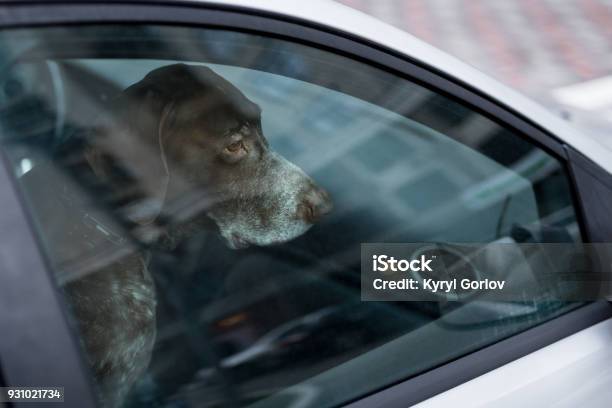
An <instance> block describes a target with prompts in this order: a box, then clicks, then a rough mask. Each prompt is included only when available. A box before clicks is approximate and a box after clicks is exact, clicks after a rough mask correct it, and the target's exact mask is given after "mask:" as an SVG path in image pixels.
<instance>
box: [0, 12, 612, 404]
mask: <svg viewBox="0 0 612 408" xmlns="http://www.w3.org/2000/svg"><path fill="white" fill-rule="evenodd" d="M0 8H3V9H4V10H3V11H5V12H4V13H2V14H0V28H24V27H43V26H45V27H52V26H62V25H84V24H171V25H173V26H191V27H198V28H218V29H227V30H233V31H240V32H247V33H253V34H258V35H263V36H268V37H272V38H281V39H287V40H289V41H294V42H298V43H302V44H305V45H308V46H313V47H316V48H319V49H324V50H326V51H330V52H333V53H335V54H339V55H343V56H345V57H348V58H351V59H354V60H358V61H361V62H364V63H366V64H369V65H372V66H375V67H377V68H380V69H383V70H385V71H388V72H390V73H392V74H394V75H397V76H400V77H403V78H405V79H407V80H409V81H412V82H416V83H418V84H421V85H423V86H425V87H427V88H429V89H432V90H434V91H435V92H437V93H439V94H441V95H444V96H447V97H450V98H452V99H454V100H460V101H461V102H462V103H464V104H466V105H468V106H469V107H470V108H471V109H473V110H475V111H477V112H479V113H481V114H483V115H484V116H486V117H488V118H490V119H492V120H494V121H495V122H497V123H499V124H501V125H502V126H504V127H506V128H508V129H510V130H512V131H513V132H515V133H516V134H517V136H519V137H522V138H525V139H527V140H528V141H529V142H530V143H533V144H534V145H535V146H537V147H539V148H541V149H542V150H544V151H546V152H547V153H549V154H550V155H551V156H553V157H554V158H555V159H557V160H559V162H560V163H561V165H562V166H563V167H564V168H565V169H566V170H567V171H568V172H567V174H568V175H569V178H570V179H569V180H568V182H569V184H570V188H571V190H572V203H573V205H574V208H575V210H576V216H577V219H578V223H579V225H580V230H581V234H582V236H583V237H584V239H585V241H587V242H592V241H593V240H596V241H600V240H607V241H612V227H611V226H608V227H606V226H605V224H602V223H597V222H592V221H591V222H589V220H590V219H591V218H592V217H595V218H596V219H597V217H596V216H597V215H599V217H601V216H602V214H603V211H604V210H605V208H603V207H602V205H601V204H600V203H598V202H597V200H596V199H594V198H593V196H592V195H590V196H589V195H588V191H586V190H587V189H586V188H584V187H582V188H579V187H580V186H581V185H582V184H584V186H590V185H593V184H594V183H599V184H598V185H600V187H601V186H603V187H601V188H603V189H602V190H601V191H602V193H601V194H605V196H606V197H610V198H611V199H610V200H608V201H607V202H612V176H611V175H610V174H608V173H607V172H605V171H604V170H602V169H601V168H600V167H599V166H597V165H595V164H594V163H592V162H591V161H590V160H588V159H587V158H585V157H584V156H581V155H580V154H579V153H576V152H575V151H574V150H573V149H572V148H571V147H568V146H566V145H565V144H564V143H563V142H561V141H559V140H558V139H556V138H555V136H554V135H552V134H550V133H548V132H547V131H546V130H545V129H543V128H541V127H540V126H539V125H538V124H536V123H533V122H531V121H529V120H528V119H526V118H524V117H523V116H521V115H520V114H518V113H517V112H515V111H513V110H512V109H511V108H509V107H507V106H505V105H503V103H501V102H499V101H496V100H493V99H492V98H490V97H488V96H487V95H486V94H484V93H482V92H480V91H478V90H476V89H474V88H473V87H471V86H470V85H469V84H465V83H461V82H460V81H458V80H456V79H454V78H451V77H448V76H446V75H445V74H443V73H441V72H440V71H438V70H436V69H435V67H429V66H425V65H423V64H421V63H419V62H417V61H416V60H413V59H411V58H410V57H409V56H405V55H401V54H398V53H397V52H395V51H392V50H389V49H386V48H385V47H383V46H381V45H378V44H373V43H371V42H369V41H365V40H362V39H360V38H358V37H356V36H354V35H351V34H349V33H346V32H341V31H338V30H335V29H333V28H330V27H327V26H321V25H317V24H315V23H311V22H307V21H302V20H299V19H296V18H292V17H288V16H283V15H277V14H274V13H270V12H263V11H253V10H251V9H248V8H241V7H235V6H227V5H213V4H205V3H197V2H183V1H181V2H168V1H165V2H164V1H141V2H129V1H124V2H121V1H117V2H113V3H111V4H109V3H101V2H86V1H81V2H61V1H54V2H45V3H43V2H35V1H31V2H7V3H4V4H3V5H1V6H0ZM1 159H2V162H3V166H0V188H1V189H2V190H0V203H2V204H3V206H2V208H3V209H4V210H3V211H2V212H0V226H11V228H12V229H10V230H11V231H14V232H13V233H12V234H11V236H10V237H9V236H8V234H7V235H6V236H2V237H0V247H2V248H8V249H9V250H4V251H2V252H0V262H2V263H3V264H4V265H10V266H11V267H12V268H13V270H15V271H19V270H21V271H23V270H29V271H30V272H31V273H30V274H28V275H27V276H25V274H12V275H9V276H6V275H7V274H6V273H3V274H2V275H0V282H1V283H2V284H0V298H2V297H3V296H4V294H5V293H4V291H8V290H15V288H17V290H18V291H20V293H22V294H23V296H16V297H15V296H14V295H13V297H12V298H10V299H12V300H13V303H11V310H19V311H20V317H24V316H27V317H28V319H27V321H28V325H27V326H26V325H25V324H24V323H23V320H20V319H12V320H9V321H8V325H7V322H6V321H0V325H2V326H3V328H6V327H8V328H9V329H10V330H9V332H10V333H12V334H13V336H12V337H13V338H14V340H15V341H13V342H12V343H11V341H9V340H7V339H0V366H1V367H2V368H3V372H4V379H5V380H6V382H7V383H8V384H9V385H26V382H27V381H28V380H27V379H28V378H32V377H28V375H29V373H28V372H27V367H35V366H36V367H44V369H39V370H38V371H39V377H37V378H40V380H45V379H46V380H48V381H53V383H57V382H58V381H63V383H62V384H63V385H64V386H65V387H66V389H70V390H71V392H74V394H73V396H72V398H70V399H69V396H68V395H67V400H66V403H67V404H68V405H67V406H80V407H88V406H95V404H94V402H93V394H92V392H91V386H90V383H89V381H86V380H85V378H86V377H87V376H86V375H84V374H85V373H86V372H87V370H86V368H85V367H84V364H83V358H82V357H81V356H80V354H81V353H80V350H79V347H78V342H77V340H76V338H75V335H74V333H72V331H71V329H70V327H69V324H68V321H67V313H66V310H64V307H63V306H62V304H61V302H60V301H59V299H58V297H59V293H58V291H57V290H56V289H55V286H54V284H53V283H52V281H51V274H50V269H49V268H48V266H47V264H46V261H45V258H44V256H43V254H42V251H41V247H40V244H39V243H38V242H37V241H38V240H37V238H36V236H35V234H34V230H33V229H32V226H31V220H30V219H29V216H28V215H27V214H26V211H25V209H24V208H25V206H24V204H23V200H22V198H21V197H20V195H19V193H18V192H17V189H16V186H15V184H14V181H13V180H12V179H11V176H10V172H9V169H8V167H7V160H6V158H5V157H2V158H1ZM579 183H580V184H579ZM589 183H590V184H589ZM599 197H600V198H601V195H600V196H599ZM585 214H589V217H586V216H585ZM594 214H595V215H594ZM608 214H609V213H608ZM3 230H4V231H7V230H9V229H8V227H7V228H4V229H3ZM3 288H5V289H3ZM9 288H10V289H9ZM26 293H27V296H26ZM7 299H9V298H7ZM610 317H612V305H611V304H610V303H608V302H605V301H601V302H594V303H591V304H588V305H586V306H583V307H581V308H578V309H576V310H573V311H570V312H568V313H566V314H564V315H562V316H560V317H557V318H555V319H552V320H551V321H548V322H545V323H542V324H540V325H538V326H536V327H534V328H531V329H529V330H527V331H525V332H522V333H519V334H516V335H514V336H512V337H510V338H508V339H506V340H503V341H501V342H498V343H495V344H493V345H491V346H488V347H486V348H484V349H481V350H479V351H476V352H473V353H470V354H468V355H467V356H464V357H461V358H458V359H457V360H454V361H451V362H448V363H446V364H444V365H442V366H440V367H438V368H435V369H433V370H430V371H428V372H426V373H424V374H420V375H417V376H415V377H411V378H408V379H403V380H401V381H399V382H398V383H397V384H392V385H390V386H388V387H387V388H385V389H383V390H380V391H377V392H374V393H371V394H370V395H367V396H364V397H363V398H360V399H359V400H357V401H354V402H353V406H355V407H362V406H388V407H395V406H406V405H407V404H411V403H417V402H419V401H423V400H425V399H427V398H429V397H431V396H434V395H436V394H439V393H441V392H444V391H446V390H448V389H450V388H452V387H455V386H456V385H459V384H461V383H463V382H466V381H468V380H470V379H472V378H475V377H477V376H479V375H481V374H484V373H486V372H488V371H491V370H493V369H495V368H497V367H499V366H501V365H503V364H506V363H508V362H510V361H512V360H515V359H517V358H519V357H522V356H524V355H526V354H528V353H530V352H532V351H535V350H537V349H539V348H542V347H544V346H546V345H548V344H551V343H553V342H554V341H557V340H559V339H561V338H563V337H566V336H568V335H570V334H573V333H575V332H577V331H579V330H582V329H584V328H587V327H589V326H591V325H593V324H595V323H598V322H600V321H602V320H605V319H607V318H610ZM43 319H50V320H49V321H47V322H46V323H47V324H46V325H44V326H45V327H47V328H48V329H49V331H48V332H47V333H46V334H45V336H44V337H43V338H41V336H40V335H38V336H37V329H38V327H41V325H43V323H45V322H44V321H42V320H43ZM50 322H51V323H53V324H49V323H50ZM33 329H34V330H33ZM18 338H19V339H27V340H28V341H31V342H32V343H30V344H31V346H32V347H29V348H28V350H23V349H22V348H23V347H22V346H23V344H24V342H23V341H20V342H17V341H16V339H18ZM50 344H54V345H55V347H53V348H52V350H50V347H49V345H50ZM11 347H13V348H12V349H11ZM26 361H31V362H32V364H34V362H36V363H37V364H38V365H28V364H24V363H25V362H26ZM53 367H62V370H60V371H59V372H60V374H59V375H58V373H57V371H56V372H54V370H52V368H53ZM76 373H79V374H76ZM47 385H51V382H49V383H48V384H47ZM77 397H78V398H77ZM15 405H16V406H20V405H22V404H15Z"/></svg>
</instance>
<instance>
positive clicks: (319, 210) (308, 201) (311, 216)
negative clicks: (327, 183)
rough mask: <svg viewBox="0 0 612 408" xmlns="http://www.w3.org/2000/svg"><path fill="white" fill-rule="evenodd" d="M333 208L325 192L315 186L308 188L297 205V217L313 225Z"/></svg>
mask: <svg viewBox="0 0 612 408" xmlns="http://www.w3.org/2000/svg"><path fill="white" fill-rule="evenodd" d="M332 208H333V204H332V201H331V198H330V197H329V194H328V193H327V191H325V190H323V189H322V188H320V187H317V186H310V188H308V190H306V191H305V192H304V194H303V196H302V200H301V202H300V204H299V205H298V209H297V215H298V217H299V218H300V219H302V220H304V221H306V222H307V223H310V224H314V223H315V222H317V221H319V220H320V219H321V217H323V216H324V215H325V214H328V213H329V212H330V211H331V210H332Z"/></svg>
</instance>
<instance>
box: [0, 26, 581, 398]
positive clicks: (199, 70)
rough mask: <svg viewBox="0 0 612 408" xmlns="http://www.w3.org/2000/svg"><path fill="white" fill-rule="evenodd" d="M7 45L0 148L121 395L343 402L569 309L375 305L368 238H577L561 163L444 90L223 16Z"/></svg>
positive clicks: (110, 394) (36, 31)
mask: <svg viewBox="0 0 612 408" xmlns="http://www.w3.org/2000/svg"><path fill="white" fill-rule="evenodd" d="M0 57H1V63H2V69H3V75H2V77H1V78H2V79H1V80H0V130H1V145H2V149H3V151H4V153H5V155H6V156H7V157H8V158H9V160H10V163H11V166H12V169H13V171H14V174H15V178H16V180H17V181H18V184H19V186H20V188H21V190H22V191H23V194H24V197H25V199H26V202H27V204H28V207H29V210H30V212H31V214H32V218H33V222H34V224H35V227H36V230H37V233H38V235H39V237H40V241H41V245H42V247H43V249H44V252H45V254H46V256H47V258H48V260H49V263H50V265H51V267H52V269H53V273H54V277H55V279H56V282H57V284H58V288H59V289H60V290H61V293H62V294H63V296H64V298H65V300H66V305H67V307H68V309H69V311H70V315H71V317H72V321H73V324H74V327H75V330H77V332H78V333H79V336H80V339H81V344H82V347H83V350H84V355H85V356H86V359H87V361H88V363H89V365H90V366H91V372H92V376H93V378H94V379H95V382H96V385H97V391H98V394H99V395H100V398H101V399H103V400H104V401H105V402H106V403H107V404H108V405H109V406H119V405H123V406H126V407H145V406H147V407H148V406H177V407H178V406H181V407H183V406H207V407H215V406H230V405H232V404H233V405H234V406H248V405H251V404H256V405H258V406H285V405H287V404H290V403H295V404H301V405H299V406H312V407H322V406H334V405H338V404H342V403H345V402H347V401H349V400H351V399H354V398H357V397H359V396H361V395H364V394H367V393H370V392H372V391H374V390H376V389H379V388H381V387H384V386H387V385H389V384H392V383H395V382H397V381H399V380H402V379H405V378H409V377H410V376H413V375H416V374H418V373H422V372H424V371H426V370H429V369H431V368H433V367H436V366H438V365H440V364H442V363H444V362H448V361H451V360H454V359H456V358H458V357H460V356H462V355H465V354H467V353H469V352H472V351H475V350H478V349H480V348H482V347H484V346H486V345H489V344H491V343H494V342H497V341H499V340H501V339H503V338H506V337H508V336H510V335H512V334H515V333H518V332H520V331H523V330H525V329H526V328H528V327H531V326H534V325H536V324H539V323H541V322H544V321H546V320H549V319H551V318H554V317H555V316H558V315H559V314H561V313H564V312H566V311H568V310H570V309H571V308H573V307H576V305H575V304H569V303H563V302H559V301H552V300H550V299H549V298H548V297H547V296H546V294H545V293H542V297H541V298H537V299H530V300H528V301H524V302H506V303H502V302H499V303H494V302H479V300H478V299H472V300H470V301H466V302H453V301H452V300H453V299H450V298H449V299H440V302H437V303H433V302H362V301H361V300H360V289H359V267H360V265H359V262H360V244H361V243H368V242H474V243H490V242H496V241H504V242H511V243H521V242H579V241H581V240H582V238H581V235H580V228H579V225H578V222H577V220H576V215H575V211H574V208H573V206H572V198H571V192H570V188H569V185H568V177H567V173H566V171H565V168H564V167H563V165H562V164H561V163H560V162H559V161H558V160H557V159H556V158H555V157H553V156H552V155H551V154H550V153H548V152H547V151H545V150H544V149H542V148H539V147H537V146H536V145H534V144H533V143H532V142H530V141H529V140H528V139H526V138H525V137H524V136H523V135H520V134H518V133H517V132H516V131H514V130H512V129H510V128H508V127H506V126H504V125H502V124H499V123H497V122H496V121H494V120H493V119H491V118H488V117H486V116H484V115H483V114H481V113H479V112H478V111H477V110H475V109H473V108H471V107H469V106H467V105H464V104H462V103H460V102H458V101H455V100H453V99H451V98H450V97H447V96H445V95H443V94H442V93H440V92H438V91H436V90H432V89H428V88H426V87H424V86H422V85H420V84H418V83H416V82H414V81H411V80H410V79H408V78H404V77H402V76H399V75H396V74H393V73H391V72H387V71H385V70H382V69H379V68H376V67H373V66H371V65H368V64H365V63H362V62H359V61H356V60H353V59H350V58H347V57H343V56H340V55H336V54H334V53H332V52H329V51H324V50H321V49H317V48H316V47H313V46H306V45H301V44H298V43H294V42H290V41H287V40H282V39H274V38H268V37H264V36H257V35H254V34H245V33H236V32H230V31H222V30H213V29H197V28H175V27H158V26H138V27H126V26H89V27H76V26H75V27H66V28H31V29H20V30H6V31H4V32H2V33H1V34H0ZM537 284H538V283H537V279H535V277H533V276H532V277H531V279H529V280H527V281H526V282H525V285H537ZM296 406H298V405H296Z"/></svg>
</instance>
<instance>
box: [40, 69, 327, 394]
mask: <svg viewBox="0 0 612 408" xmlns="http://www.w3.org/2000/svg"><path fill="white" fill-rule="evenodd" d="M115 106H116V112H114V113H112V114H110V115H108V117H107V118H106V122H107V123H108V124H107V125H106V126H105V127H104V130H103V131H101V132H97V133H96V136H95V137H93V138H92V139H91V140H90V143H89V146H88V147H87V149H86V154H85V155H86V157H87V161H88V162H89V163H90V165H91V168H92V169H93V171H94V173H95V175H96V176H97V178H98V179H99V180H100V181H101V182H102V183H104V184H105V185H106V186H108V187H109V188H110V189H111V190H113V191H115V192H116V193H117V197H122V198H118V199H117V200H116V202H117V203H119V204H116V205H115V207H116V210H117V212H118V213H119V214H120V216H121V217H124V218H125V219H127V220H129V221H130V222H131V223H133V225H136V228H134V229H133V230H132V233H131V234H123V235H130V236H136V237H137V238H138V240H140V241H141V242H143V241H144V242H147V243H154V242H157V243H160V242H161V243H162V244H163V246H164V248H166V249H170V250H171V249H172V248H174V247H175V246H176V245H177V244H178V243H179V242H180V241H181V240H182V239H184V238H186V237H189V236H190V234H192V233H193V232H194V230H197V229H198V228H199V225H200V221H201V220H202V219H203V218H206V219H208V220H212V221H213V222H214V224H216V226H217V227H218V231H219V232H220V234H221V236H222V237H223V238H224V239H225V241H226V242H227V244H228V245H229V246H230V247H231V248H243V247H246V246H248V245H270V244H275V243H281V242H285V241H288V240H290V239H293V238H295V237H297V236H299V235H301V234H303V233H304V232H306V231H307V230H308V228H310V226H312V225H313V223H315V222H316V221H317V220H318V219H319V218H320V217H321V216H323V215H324V214H325V213H327V212H329V211H330V209H331V201H330V199H329V197H328V195H327V193H326V192H325V191H324V190H322V189H321V188H319V187H317V186H316V185H315V183H314V182H313V180H312V179H311V178H310V177H308V176H307V175H306V174H305V173H304V172H303V171H302V170H301V169H299V168H298V167H297V166H295V165H294V164H292V163H290V162H289V161H287V160H286V159H284V158H283V157H281V156H279V155H278V154H276V153H274V152H273V151H272V150H271V149H270V147H269V145H268V142H267V141H266V139H265V138H264V136H263V132H262V126H261V117H260V114H261V111H260V108H259V106H258V105H256V104H255V103H253V102H251V101H250V100H249V99H248V98H246V97H245V96H244V95H243V94H242V93H241V92H240V91H239V90H238V89H237V88H236V87H234V86H233V85H232V84H230V83H229V82H228V81H226V80H225V79H223V78H222V77H220V76H219V75H217V74H215V73H214V72H213V71H212V70H210V69H209V68H206V67H203V66H190V65H184V64H176V65H169V66H165V67H162V68H159V69H156V70H154V71H152V72H150V73H149V74H147V75H146V76H145V78H144V79H142V80H141V81H139V82H138V83H136V84H134V85H132V86H130V87H129V88H127V89H126V90H125V91H124V92H123V94H122V95H121V97H120V100H118V101H116V104H115ZM117 169H119V170H120V171H117ZM126 174H128V175H129V177H125V175H126ZM130 183H131V184H130ZM130 186H132V187H133V186H136V187H137V189H138V190H139V191H138V193H131V195H129V197H128V198H126V197H125V194H124V193H125V192H126V191H127V190H128V189H129V188H130ZM69 195H70V194H69ZM47 201H49V200H47ZM59 201H61V203H59V204H57V205H58V206H63V207H66V202H65V200H64V199H62V200H59ZM71 201H75V200H71ZM76 201H78V200H76ZM71 205H74V208H78V207H79V204H78V203H76V204H71ZM58 211H59V210H58V209H57V208H55V209H52V211H51V213H54V214H56V215H57V213H58ZM65 212H66V211H65ZM67 212H69V213H70V214H71V217H72V218H73V219H74V220H75V222H74V223H73V224H72V225H71V226H68V224H67V223H66V222H65V221H63V225H62V226H61V228H57V229H56V230H55V231H61V233H62V234H64V235H65V234H66V230H70V231H71V232H70V234H71V236H72V237H88V238H87V240H88V241H87V245H85V241H86V240H85V239H77V240H75V239H70V240H68V239H64V240H63V243H62V239H57V240H56V241H55V242H54V243H53V245H55V248H53V249H52V251H51V252H53V253H54V254H55V255H53V257H55V259H56V260H59V261H57V262H56V264H61V263H62V262H61V261H62V260H63V259H64V260H65V259H67V258H70V256H71V255H69V254H72V255H74V254H75V252H76V253H79V256H80V257H83V255H82V254H83V253H84V252H85V251H86V249H85V247H86V246H87V251H90V252H91V251H92V250H91V248H94V250H93V252H94V256H93V257H94V258H96V259H97V260H100V259H101V258H102V257H101V256H100V254H101V253H102V252H103V251H102V250H103V249H104V248H107V249H108V248H110V249H108V250H106V249H104V250H105V251H106V252H107V253H109V254H115V255H109V256H108V257H107V258H105V259H108V260H107V261H104V260H103V261H100V262H98V264H97V266H96V267H95V268H92V267H89V268H88V270H86V271H85V272H80V273H78V274H75V275H74V276H73V277H72V278H67V279H65V280H64V282H65V285H64V290H65V292H66V295H67V297H68V299H69V301H70V305H71V307H72V309H73V312H74V314H75V316H76V320H77V324H78V326H79V329H80V331H81V338H82V342H83V344H84V347H85V349H86V350H87V354H88V357H89V359H90V363H91V366H92V367H93V370H94V373H95V376H96V379H97V382H98V384H99V386H100V388H101V391H102V395H103V398H104V400H105V403H106V405H108V406H117V405H120V404H121V402H122V401H123V400H124V398H125V396H126V394H127V392H128V391H129V389H130V387H131V386H132V385H133V383H134V382H135V381H136V380H137V379H138V378H139V376H140V375H141V374H142V373H143V372H144V371H145V370H146V368H147V366H148V363H149V360H150V356H151V352H152V349H153V344H154V341H155V330H156V329H155V307H156V296H155V289H154V285H153V280H152V279H151V276H150V274H149V271H148V269H147V262H146V261H145V259H146V257H144V256H143V254H142V252H141V251H140V250H139V249H138V248H137V246H134V245H132V244H130V239H129V238H126V237H125V236H123V235H122V233H120V232H117V231H121V229H120V228H118V227H117V226H115V225H114V224H113V221H107V220H106V218H104V216H103V215H99V214H97V213H95V212H93V213H86V214H85V213H82V211H81V210H74V209H72V210H68V211H67ZM60 218H61V217H60ZM83 220H86V222H85V221H83ZM160 220H163V222H161V221H160ZM51 224H52V222H50V223H49V225H51ZM43 227H44V226H43ZM100 231H101V232H100ZM49 235H51V237H52V233H51V232H48V233H47V236H48V237H49ZM64 238H65V237H64ZM48 240H49V239H48ZM51 241H53V239H52V238H51ZM79 241H83V243H81V242H79ZM109 242H110V243H109ZM117 254H119V255H117ZM158 290H163V288H158Z"/></svg>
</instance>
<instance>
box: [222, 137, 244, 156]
mask: <svg viewBox="0 0 612 408" xmlns="http://www.w3.org/2000/svg"><path fill="white" fill-rule="evenodd" d="M242 149H244V144H243V143H242V140H239V141H237V142H234V143H232V144H231V145H228V146H226V147H225V151H227V152H228V153H237V152H239V151H240V150H242Z"/></svg>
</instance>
